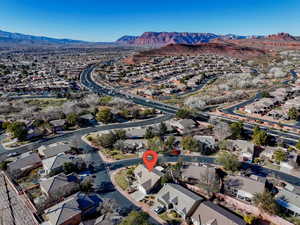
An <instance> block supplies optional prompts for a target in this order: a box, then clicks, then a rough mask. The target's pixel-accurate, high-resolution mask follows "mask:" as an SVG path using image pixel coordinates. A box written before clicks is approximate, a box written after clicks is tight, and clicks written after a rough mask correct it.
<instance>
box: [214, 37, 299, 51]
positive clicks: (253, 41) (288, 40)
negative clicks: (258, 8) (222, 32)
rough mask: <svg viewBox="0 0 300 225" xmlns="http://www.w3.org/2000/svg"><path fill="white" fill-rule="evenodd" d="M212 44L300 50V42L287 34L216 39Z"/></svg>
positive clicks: (276, 49)
mask: <svg viewBox="0 0 300 225" xmlns="http://www.w3.org/2000/svg"><path fill="white" fill-rule="evenodd" d="M211 42H212V43H231V44H236V45H239V46H246V47H252V48H259V49H264V50H275V51H278V50H292V49H300V41H297V39H296V38H295V37H293V36H291V35H289V34H287V33H279V34H273V35H269V36H266V37H259V38H256V37H253V38H248V39H241V40H224V39H222V38H216V39H213V40H212V41H211Z"/></svg>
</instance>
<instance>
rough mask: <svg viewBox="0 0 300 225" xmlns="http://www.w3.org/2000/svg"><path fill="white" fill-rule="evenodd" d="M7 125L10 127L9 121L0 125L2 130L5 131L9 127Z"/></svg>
mask: <svg viewBox="0 0 300 225" xmlns="http://www.w3.org/2000/svg"><path fill="white" fill-rule="evenodd" d="M9 125H10V122H9V121H4V122H3V123H2V129H4V130H6V129H7V128H8V127H9Z"/></svg>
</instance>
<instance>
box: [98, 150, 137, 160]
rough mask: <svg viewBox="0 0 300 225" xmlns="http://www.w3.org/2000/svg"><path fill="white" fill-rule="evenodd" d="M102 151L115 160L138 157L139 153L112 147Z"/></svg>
mask: <svg viewBox="0 0 300 225" xmlns="http://www.w3.org/2000/svg"><path fill="white" fill-rule="evenodd" d="M101 152H102V153H103V154H104V155H105V156H106V157H107V158H110V159H114V160H122V159H132V158H137V157H138V155H137V154H131V153H125V154H124V153H123V152H122V151H120V150H116V149H115V150H110V149H102V150H101Z"/></svg>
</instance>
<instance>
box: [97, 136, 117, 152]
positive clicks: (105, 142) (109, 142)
mask: <svg viewBox="0 0 300 225" xmlns="http://www.w3.org/2000/svg"><path fill="white" fill-rule="evenodd" d="M98 141H99V142H100V145H101V146H102V147H103V148H112V147H113V145H114V144H115V142H116V141H117V139H116V135H115V134H114V133H113V132H109V133H108V134H102V135H101V136H99V138H98Z"/></svg>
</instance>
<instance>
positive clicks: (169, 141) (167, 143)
mask: <svg viewBox="0 0 300 225" xmlns="http://www.w3.org/2000/svg"><path fill="white" fill-rule="evenodd" d="M174 143H175V137H174V136H169V137H168V138H167V140H166V141H165V148H166V150H172V148H173V146H174Z"/></svg>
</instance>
